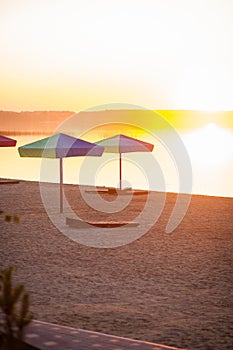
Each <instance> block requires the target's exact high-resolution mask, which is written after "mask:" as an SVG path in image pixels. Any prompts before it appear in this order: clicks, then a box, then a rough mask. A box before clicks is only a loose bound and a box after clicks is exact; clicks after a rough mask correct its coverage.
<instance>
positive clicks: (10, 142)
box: [0, 135, 17, 147]
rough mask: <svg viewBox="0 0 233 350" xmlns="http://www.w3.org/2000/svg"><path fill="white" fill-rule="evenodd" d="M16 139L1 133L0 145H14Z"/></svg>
mask: <svg viewBox="0 0 233 350" xmlns="http://www.w3.org/2000/svg"><path fill="white" fill-rule="evenodd" d="M16 142H17V141H16V140H14V139H11V138H10V137H6V136H2V135H0V147H14V146H15V145H16Z"/></svg>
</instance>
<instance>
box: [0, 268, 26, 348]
mask: <svg viewBox="0 0 233 350" xmlns="http://www.w3.org/2000/svg"><path fill="white" fill-rule="evenodd" d="M13 271H14V268H13V267H9V268H7V269H4V270H2V271H1V273H0V312H1V314H2V315H0V349H4V350H13V349H17V350H18V349H27V348H28V347H26V345H25V344H24V343H23V338H24V329H25V327H26V326H27V325H28V324H29V323H30V322H31V320H32V314H31V313H30V312H29V295H28V293H26V292H25V290H24V285H22V284H19V285H16V286H14V285H13V281H12V272H13Z"/></svg>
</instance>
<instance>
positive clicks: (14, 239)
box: [0, 181, 233, 349]
mask: <svg viewBox="0 0 233 350" xmlns="http://www.w3.org/2000/svg"><path fill="white" fill-rule="evenodd" d="M0 191H1V196H0V209H2V210H4V213H5V214H7V213H11V214H13V215H19V216H20V223H18V224H17V223H14V222H12V223H6V222H4V215H3V214H2V215H1V216H0V264H1V267H8V266H9V265H14V266H17V267H18V269H17V272H16V273H15V281H16V282H21V283H24V284H25V287H26V289H27V291H28V292H29V293H30V300H31V310H32V312H33V314H34V318H35V319H37V320H42V321H48V322H53V323H58V324H62V325H69V326H72V327H78V328H84V329H88V330H94V331H100V332H104V333H108V334H114V335H120V336H124V337H130V338H135V339H142V340H146V341H152V342H156V343H162V344H166V345H171V346H177V347H186V348H188V349H232V348H233V322H232V320H233V317H232V315H233V308H232V306H233V288H232V287H233V283H232V276H233V275H232V270H233V254H232V251H233V235H232V227H233V199H232V198H220V197H208V196H197V195H195V196H192V200H191V204H190V207H189V210H188V212H187V214H186V216H185V217H184V219H183V221H182V223H181V224H180V225H179V226H178V228H177V229H176V230H175V231H174V232H173V233H172V234H171V235H168V234H165V233H164V229H165V226H166V223H167V219H168V217H169V215H170V212H171V210H172V208H173V205H174V202H175V199H176V195H175V194H167V198H166V205H165V207H164V210H163V213H162V215H161V216H160V218H159V220H158V221H157V223H156V224H155V225H154V226H153V227H152V228H150V230H149V231H148V232H147V233H146V234H145V235H143V236H142V237H141V238H139V239H137V240H136V241H134V242H132V243H131V244H128V245H125V246H122V247H118V248H113V249H104V248H101V249H98V248H93V247H88V246H85V245H81V244H79V243H77V242H74V241H72V240H70V239H69V238H67V237H66V236H65V235H64V234H62V233H61V232H60V231H59V230H58V229H57V228H56V227H55V226H54V225H53V223H52V222H51V221H50V220H49V218H48V215H47V213H46V211H45V209H44V207H43V204H42V201H41V197H40V192H39V185H38V183H36V182H26V181H25V182H24V181H20V183H18V184H9V185H1V187H0ZM65 192H66V195H67V199H68V200H69V201H70V202H71V205H72V207H73V208H74V209H75V210H76V211H78V213H79V215H80V216H81V217H82V218H83V219H84V220H87V219H88V218H91V219H96V220H97V219H101V220H103V219H105V216H104V215H103V214H101V213H98V212H95V211H93V210H92V209H90V208H89V207H88V206H87V205H85V203H83V201H82V200H81V197H80V193H79V190H78V186H71V185H67V186H66V188H65ZM143 203H144V199H143V196H137V198H133V200H132V203H131V204H130V206H129V210H128V211H127V212H125V213H122V214H120V215H118V216H117V215H115V216H113V218H114V220H115V219H119V218H124V219H125V218H127V219H129V220H132V219H133V218H134V215H135V213H138V212H140V210H142V208H143ZM87 234H88V233H87Z"/></svg>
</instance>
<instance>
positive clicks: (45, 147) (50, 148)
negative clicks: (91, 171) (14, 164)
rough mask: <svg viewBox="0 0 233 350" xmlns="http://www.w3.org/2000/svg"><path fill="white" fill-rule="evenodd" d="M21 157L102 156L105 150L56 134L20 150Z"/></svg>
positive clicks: (89, 143)
mask: <svg viewBox="0 0 233 350" xmlns="http://www.w3.org/2000/svg"><path fill="white" fill-rule="evenodd" d="M18 150H19V154H20V156H21V157H37V158H66V157H80V156H101V155H102V153H103V150H104V148H103V147H100V146H97V145H96V144H94V143H91V142H87V141H84V140H81V139H77V138H75V137H72V136H69V135H66V134H56V135H53V136H50V137H46V138H44V139H42V140H39V141H36V142H32V143H29V144H27V145H24V146H21V147H19V148H18Z"/></svg>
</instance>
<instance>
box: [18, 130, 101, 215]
mask: <svg viewBox="0 0 233 350" xmlns="http://www.w3.org/2000/svg"><path fill="white" fill-rule="evenodd" d="M18 151H19V154H20V156H21V157H37V158H59V159H60V212H61V213H62V212H63V188H62V187H63V169H62V168H63V165H62V159H63V158H66V157H80V156H97V157H99V156H102V153H103V151H104V147H101V146H98V145H96V144H94V143H91V142H87V141H84V140H81V139H77V138H75V137H72V136H69V135H66V134H56V135H53V136H50V137H46V138H44V139H41V140H38V141H36V142H32V143H29V144H27V145H24V146H21V147H19V148H18Z"/></svg>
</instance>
